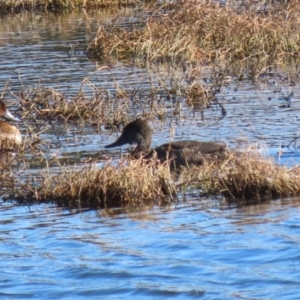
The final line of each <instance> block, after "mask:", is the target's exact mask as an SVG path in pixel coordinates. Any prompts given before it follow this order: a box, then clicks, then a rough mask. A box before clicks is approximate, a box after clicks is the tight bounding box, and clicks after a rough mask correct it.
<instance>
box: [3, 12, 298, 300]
mask: <svg viewBox="0 0 300 300" xmlns="http://www.w3.org/2000/svg"><path fill="white" fill-rule="evenodd" d="M130 13H131V14H132V11H130V10H128V9H124V11H123V17H122V18H118V19H117V20H118V21H117V22H119V23H120V25H122V26H123V25H124V20H127V21H128V20H129V19H128V18H126V14H128V15H130ZM124 16H125V17H124ZM114 18H115V15H114V14H112V13H111V14H103V13H101V12H92V14H91V15H88V14H86V13H84V12H81V13H78V14H71V15H66V16H53V15H45V16H42V17H41V16H33V15H18V16H9V17H5V18H3V19H0V45H1V47H0V55H1V58H2V69H1V74H0V79H1V82H2V85H1V86H2V89H4V86H5V83H6V82H8V81H9V89H10V90H8V89H5V92H4V96H5V100H8V99H14V100H15V103H17V100H16V98H17V97H14V95H17V93H18V92H19V90H20V88H21V87H26V86H38V85H47V86H51V87H54V88H58V89H60V90H62V91H63V92H64V93H66V94H68V95H70V96H72V95H74V94H75V93H76V92H77V91H78V89H79V87H80V85H81V83H82V81H83V79H84V78H86V77H88V78H89V80H90V82H92V83H93V84H95V85H97V87H105V88H112V89H113V87H114V86H115V84H116V83H118V84H119V85H120V86H126V87H128V86H129V87H130V86H132V85H134V86H139V85H141V83H142V82H143V80H144V79H145V78H146V76H149V74H146V72H145V71H144V70H141V69H139V68H136V67H133V66H130V65H126V64H122V63H115V64H112V63H110V64H107V66H108V68H101V67H103V66H105V65H106V64H100V63H92V62H90V61H88V59H87V58H86V56H85V55H84V52H83V50H84V49H85V47H86V45H87V43H88V41H89V40H90V39H91V38H92V37H93V36H94V33H95V32H96V30H97V29H98V26H99V25H100V24H102V25H104V26H105V24H109V23H111V22H114V21H115V20H116V19H114ZM131 20H132V21H133V22H137V20H136V19H135V18H132V19H131ZM70 49H71V50H73V49H76V51H78V52H76V53H75V52H73V53H72V52H70ZM160 71H161V72H162V74H164V72H165V70H163V68H162V70H160ZM179 75H180V76H184V74H183V72H182V73H179ZM153 78H157V77H155V75H153ZM278 84H280V85H281V86H280V88H281V89H280V90H279V89H278V90H275V89H277V88H278ZM84 89H86V91H87V92H91V91H90V90H89V89H88V86H84ZM274 90H275V92H274ZM291 91H293V92H294V96H293V99H291V100H290V104H289V106H286V107H282V104H283V103H284V101H285V99H284V98H282V97H283V96H284V95H288V94H290V92H291ZM160 100H161V102H162V104H161V105H162V107H163V108H164V109H165V111H166V116H167V119H166V120H165V121H163V122H159V121H156V122H153V123H152V124H151V126H152V127H153V130H154V141H153V146H158V145H160V144H162V143H163V142H166V141H169V140H170V136H171V135H172V134H174V139H175V140H180V139H198V140H214V139H215V140H224V141H225V142H227V143H228V144H229V145H230V146H231V147H234V145H235V142H236V140H237V139H240V140H243V141H246V144H247V143H250V144H256V143H257V144H259V146H260V147H261V148H263V149H265V148H267V149H270V152H269V153H270V154H271V155H273V156H276V155H277V153H278V152H280V151H281V149H282V148H281V146H282V145H287V144H289V143H290V141H291V140H292V139H293V138H294V137H295V136H297V135H298V130H299V129H298V128H299V118H298V111H299V108H300V107H299V105H300V104H299V101H298V100H299V88H298V85H296V86H290V84H289V82H284V81H283V82H280V83H278V81H274V80H271V81H267V80H262V81H261V82H260V83H259V84H257V85H256V86H253V85H252V83H249V82H235V81H234V80H233V81H232V82H231V83H230V84H229V86H228V87H226V88H224V90H223V91H222V93H221V94H220V99H219V101H220V102H221V103H222V104H223V105H224V106H225V107H226V110H227V115H226V117H225V118H223V119H222V120H221V121H220V122H219V121H218V120H219V115H220V112H219V111H216V109H214V108H212V109H210V110H207V111H206V112H205V114H204V119H202V115H201V113H200V112H197V111H195V110H193V109H192V108H190V107H187V106H186V104H185V101H184V99H182V103H181V104H182V106H181V107H182V111H181V113H180V115H174V113H173V112H174V105H173V103H172V101H169V100H166V99H160ZM136 105H137V104H134V105H133V107H134V108H135V109H136ZM136 110H137V111H139V110H138V108H137V109H136ZM20 127H21V129H22V133H23V134H24V133H26V132H27V128H25V126H24V124H20ZM170 132H172V134H171V133H170ZM77 133H78V132H76V131H74V129H73V131H72V130H70V131H68V132H67V135H68V136H67V137H65V139H63V138H62V142H58V141H56V142H57V143H55V139H56V137H53V136H51V133H47V134H45V135H44V136H43V137H44V138H45V139H48V140H50V141H51V145H52V147H53V148H50V147H49V148H50V149H49V152H50V154H49V155H52V154H53V155H56V156H57V157H60V158H61V161H62V163H65V164H68V163H69V164H73V163H74V162H76V163H81V162H82V161H85V160H88V159H89V158H91V157H92V158H94V157H97V158H99V160H100V161H101V159H103V158H105V157H107V156H108V155H110V153H111V152H108V151H106V150H104V145H106V144H109V143H111V142H112V141H113V140H115V138H116V136H117V135H119V134H118V133H116V134H115V135H112V136H109V135H108V134H106V132H105V130H102V132H101V134H97V133H95V131H94V130H93V129H92V128H88V129H85V130H82V131H81V132H80V134H79V135H77ZM72 137H73V138H72ZM296 148H297V147H296ZM278 149H279V150H278ZM113 155H114V156H115V157H119V155H120V154H119V150H117V151H115V152H114V154H113ZM287 156H289V154H285V156H284V155H282V156H281V158H288V157H287ZM290 156H293V158H295V163H297V161H298V158H297V154H295V155H294V154H293V155H292V154H290ZM100 164H101V163H100ZM288 164H290V162H288ZM31 167H32V168H38V167H41V166H40V165H39V163H38V162H36V163H35V162H32V166H31ZM27 172H28V171H27ZM190 198H191V197H190ZM190 198H188V201H187V202H184V203H182V202H181V204H180V205H177V206H171V207H167V208H159V209H151V210H146V211H144V212H136V213H134V212H126V213H124V212H123V211H121V210H119V211H101V212H96V211H87V212H81V213H78V214H72V213H71V212H69V211H65V210H60V209H58V208H55V207H52V206H51V205H39V206H32V207H26V206H19V205H17V204H15V203H4V202H1V203H0V204H1V205H0V210H1V214H0V223H1V229H0V241H1V250H0V256H1V262H0V266H1V267H2V268H1V270H2V273H1V275H0V276H1V279H2V280H1V283H0V293H1V296H2V297H3V298H4V299H16V298H19V299H27V298H28V299H29V298H30V299H62V298H70V299H71V298H72V299H77V298H84V299H86V298H93V299H94V298H95V299H98V298H100V297H101V298H104V299H106V298H110V299H120V298H121V297H126V298H128V299H147V298H152V299H168V298H175V297H176V298H178V299H190V298H191V299H192V298H194V299H199V298H200V299H201V298H204V299H298V298H299V275H300V274H299V271H300V267H299V264H298V258H299V248H298V246H299V221H300V220H299V199H283V200H277V201H272V202H269V203H265V204H261V205H255V206H246V207H231V208H230V207H227V206H226V204H223V203H222V202H220V201H218V200H212V199H207V200H205V201H204V200H201V201H200V200H199V199H194V201H193V200H192V199H190Z"/></svg>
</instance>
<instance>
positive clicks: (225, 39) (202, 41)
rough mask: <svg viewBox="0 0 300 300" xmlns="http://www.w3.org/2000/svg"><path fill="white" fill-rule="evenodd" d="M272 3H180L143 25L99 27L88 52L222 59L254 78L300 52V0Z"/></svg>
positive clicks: (101, 55) (103, 55)
mask: <svg viewBox="0 0 300 300" xmlns="http://www.w3.org/2000/svg"><path fill="white" fill-rule="evenodd" d="M244 2H246V1H242V3H244ZM272 5H273V4H272V3H271V2H270V3H269V5H268V6H266V7H265V10H262V7H261V6H257V9H256V10H255V9H253V8H252V9H246V8H245V7H243V6H242V5H241V6H239V5H225V6H220V4H219V3H217V1H216V2H214V1H209V2H207V1H195V0H182V1H176V2H175V3H173V6H172V10H170V11H169V12H168V13H164V14H162V12H161V11H160V10H157V11H156V12H155V13H154V15H153V16H152V17H150V18H148V20H147V24H146V26H145V27H144V28H143V29H139V30H125V29H117V28H111V29H109V28H105V29H104V28H102V27H101V28H99V30H98V32H97V34H96V36H95V38H94V40H93V41H92V42H91V43H90V44H89V46H88V53H89V55H91V56H95V57H97V58H98V59H107V58H109V57H113V56H115V57H118V58H120V57H121V58H124V57H127V58H129V57H135V58H140V59H141V60H143V59H145V58H146V59H147V60H149V61H157V60H158V59H174V60H175V61H178V60H187V61H202V62H207V61H212V62H214V61H216V60H218V61H219V60H221V61H223V62H226V64H227V66H228V67H231V68H232V69H234V70H235V71H236V73H237V74H239V73H241V72H242V68H245V67H246V68H247V72H248V74H247V75H248V76H251V77H253V76H256V75H258V74H259V73H260V72H262V71H263V70H264V69H265V68H266V67H268V66H270V65H274V64H281V63H286V62H288V61H289V60H290V59H292V58H297V57H299V54H300V52H299V44H300V34H299V28H300V18H299V16H300V6H299V5H298V1H295V0H291V1H289V2H288V4H285V5H281V6H276V9H275V8H274V5H273V6H272ZM164 8H165V7H162V10H163V9H164ZM242 8H243V9H242ZM164 12H165V11H164ZM243 75H244V76H245V75H246V74H243Z"/></svg>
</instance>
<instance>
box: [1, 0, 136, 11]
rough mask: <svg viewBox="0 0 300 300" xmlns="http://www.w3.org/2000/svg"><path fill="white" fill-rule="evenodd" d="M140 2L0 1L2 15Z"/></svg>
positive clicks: (109, 0)
mask: <svg viewBox="0 0 300 300" xmlns="http://www.w3.org/2000/svg"><path fill="white" fill-rule="evenodd" d="M138 3H139V1H138V0H0V13H2V14H6V13H9V12H19V11H22V10H40V11H47V10H49V11H53V10H55V11H63V10H74V9H78V8H82V7H84V8H103V7H111V6H132V5H137V4H138Z"/></svg>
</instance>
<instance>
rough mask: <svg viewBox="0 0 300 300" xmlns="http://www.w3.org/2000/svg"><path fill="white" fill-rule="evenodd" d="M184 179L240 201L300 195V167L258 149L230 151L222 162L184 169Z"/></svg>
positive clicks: (234, 200)
mask: <svg viewBox="0 0 300 300" xmlns="http://www.w3.org/2000/svg"><path fill="white" fill-rule="evenodd" d="M183 178H184V184H185V185H186V186H190V187H191V186H193V187H196V188H200V189H201V190H202V192H203V193H207V194H222V195H223V196H225V197H226V199H229V200H230V201H232V202H239V203H241V202H252V201H254V202H256V201H263V200H269V199H274V198H277V197H281V196H290V195H299V194H300V166H297V167H293V168H287V167H286V166H279V165H277V164H275V163H274V160H273V159H272V158H265V157H263V156H262V155H261V154H260V153H259V152H257V151H255V150H247V151H244V152H232V151H230V152H228V153H227V155H226V158H225V159H224V160H223V161H222V162H221V163H220V162H212V163H210V164H209V163H207V164H205V165H204V166H203V167H200V168H194V169H193V170H192V171H191V170H184V173H183Z"/></svg>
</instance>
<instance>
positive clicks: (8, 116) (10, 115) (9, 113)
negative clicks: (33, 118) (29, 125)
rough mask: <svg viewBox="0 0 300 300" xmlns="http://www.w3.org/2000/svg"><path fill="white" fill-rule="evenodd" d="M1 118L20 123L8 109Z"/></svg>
mask: <svg viewBox="0 0 300 300" xmlns="http://www.w3.org/2000/svg"><path fill="white" fill-rule="evenodd" d="M3 117H4V118H5V119H7V120H11V121H20V119H18V118H16V117H15V116H14V115H13V114H12V113H11V112H10V111H9V110H8V109H6V111H5V114H4V115H3Z"/></svg>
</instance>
